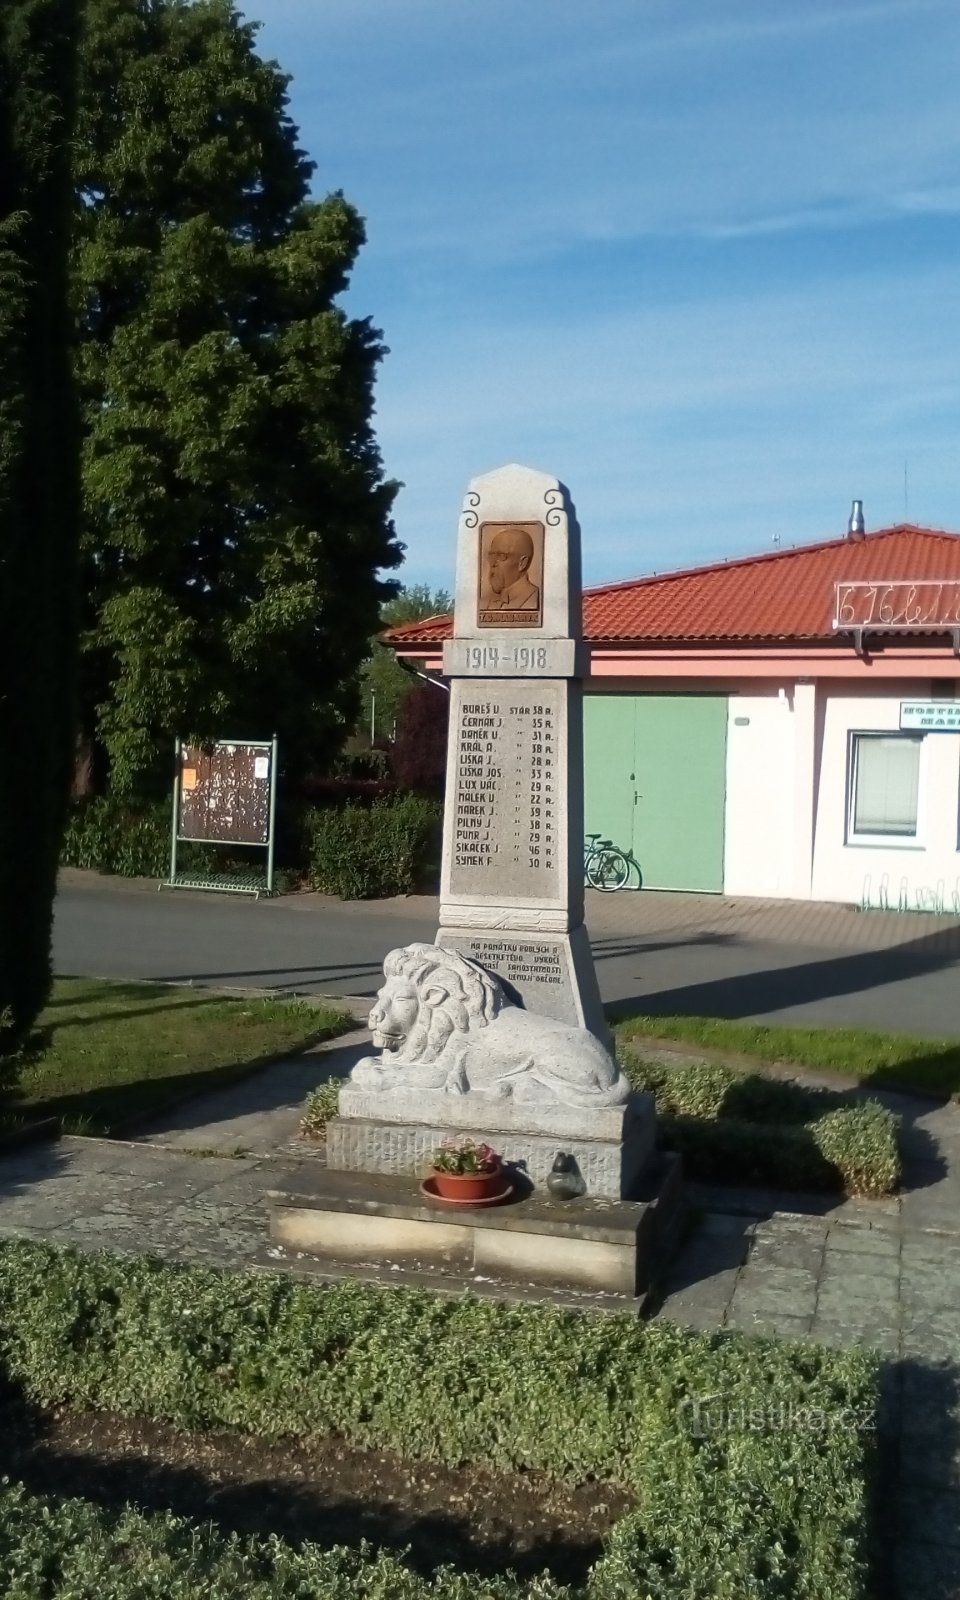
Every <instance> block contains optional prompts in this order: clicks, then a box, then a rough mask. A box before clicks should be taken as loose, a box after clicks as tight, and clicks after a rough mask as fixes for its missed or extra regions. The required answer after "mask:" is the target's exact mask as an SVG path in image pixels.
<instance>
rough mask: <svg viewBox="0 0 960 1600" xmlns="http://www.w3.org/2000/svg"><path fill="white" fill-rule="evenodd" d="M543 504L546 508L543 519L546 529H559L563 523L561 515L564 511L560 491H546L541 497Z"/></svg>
mask: <svg viewBox="0 0 960 1600" xmlns="http://www.w3.org/2000/svg"><path fill="white" fill-rule="evenodd" d="M543 503H544V505H545V506H547V508H548V510H547V515H546V517H545V519H544V520H545V522H546V524H547V527H548V528H559V526H560V524H561V522H562V521H563V513H564V509H565V508H564V504H563V494H562V492H561V490H559V489H548V490H547V492H546V494H545V495H544V497H543Z"/></svg>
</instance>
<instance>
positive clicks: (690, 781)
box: [583, 694, 727, 893]
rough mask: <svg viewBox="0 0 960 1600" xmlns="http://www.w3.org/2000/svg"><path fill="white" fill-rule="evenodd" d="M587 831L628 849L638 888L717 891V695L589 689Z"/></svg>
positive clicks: (722, 747) (720, 821) (721, 774)
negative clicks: (633, 859)
mask: <svg viewBox="0 0 960 1600" xmlns="http://www.w3.org/2000/svg"><path fill="white" fill-rule="evenodd" d="M583 749H584V824H585V828H586V832H587V833H599V834H600V835H601V836H602V837H603V838H604V839H612V840H613V841H614V843H615V844H618V845H620V846H621V847H622V848H624V849H626V848H627V846H630V848H632V850H633V853H634V855H635V856H636V859H637V861H638V862H639V863H640V870H641V872H642V874H643V886H644V888H645V889H693V890H701V891H712V892H714V893H720V892H722V890H723V830H724V805H725V800H726V760H727V698H726V696H725V695H652V694H651V695H621V694H605V695H599V694H589V695H586V696H585V697H584V702H583Z"/></svg>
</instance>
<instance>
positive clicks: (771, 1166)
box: [620, 1044, 902, 1196]
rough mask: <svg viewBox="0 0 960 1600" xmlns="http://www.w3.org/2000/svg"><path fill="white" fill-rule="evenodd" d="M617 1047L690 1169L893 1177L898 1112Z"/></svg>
mask: <svg viewBox="0 0 960 1600" xmlns="http://www.w3.org/2000/svg"><path fill="white" fill-rule="evenodd" d="M620 1056H621V1064H622V1066H623V1070H624V1072H625V1073H626V1075H627V1077H628V1078H629V1079H630V1082H631V1083H632V1084H633V1086H634V1088H636V1089H646V1090H647V1091H648V1092H649V1093H651V1094H652V1095H653V1097H654V1099H655V1101H656V1105H657V1112H658V1115H659V1118H660V1136H661V1139H662V1141H663V1143H664V1144H665V1145H666V1146H667V1147H668V1148H669V1149H672V1150H677V1151H679V1152H680V1154H681V1155H682V1156H683V1157H684V1160H685V1163H686V1166H687V1170H688V1171H689V1173H690V1175H691V1176H692V1177H695V1178H701V1179H703V1180H705V1181H707V1182H717V1181H720V1182H722V1181H725V1180H726V1181H736V1182H739V1183H772V1184H777V1185H779V1186H782V1187H785V1188H790V1189H828V1190H829V1189H839V1190H843V1191H845V1192H846V1193H847V1194H857V1195H874V1196H876V1195H883V1194H892V1193H893V1191H894V1190H895V1189H896V1188H897V1185H898V1184H899V1182H900V1176H901V1170H902V1169H901V1162H900V1153H899V1147H898V1142H897V1131H898V1128H899V1125H900V1124H899V1119H898V1118H897V1117H896V1116H895V1115H894V1113H893V1112H892V1111H888V1110H887V1109H886V1107H885V1106H881V1105H880V1104H879V1103H878V1102H877V1101H873V1100H868V1101H866V1102H864V1103H862V1104H856V1103H855V1102H852V1101H851V1099H850V1097H849V1096H847V1095H844V1094H837V1093H835V1092H833V1091H832V1090H830V1089H809V1088H806V1087H804V1086H802V1085H800V1084H795V1083H784V1082H782V1081H779V1080H777V1079H772V1078H765V1077H763V1076H761V1075H760V1074H759V1073H745V1072H736V1071H735V1070H734V1069H733V1068H731V1067H724V1066H721V1065H719V1064H717V1063H716V1062H706V1061H705V1062H702V1063H700V1062H698V1063H696V1064H695V1065H692V1066H670V1065H666V1064H664V1063H663V1062H659V1061H656V1060H647V1059H645V1058H644V1057H640V1056H637V1055H634V1054H632V1053H631V1052H630V1049H629V1046H624V1045H622V1044H621V1047H620Z"/></svg>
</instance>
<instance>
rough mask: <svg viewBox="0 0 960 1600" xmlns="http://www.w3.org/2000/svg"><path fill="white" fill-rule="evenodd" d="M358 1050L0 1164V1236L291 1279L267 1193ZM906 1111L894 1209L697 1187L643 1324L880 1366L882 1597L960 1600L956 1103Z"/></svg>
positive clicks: (321, 1054)
mask: <svg viewBox="0 0 960 1600" xmlns="http://www.w3.org/2000/svg"><path fill="white" fill-rule="evenodd" d="M366 1048H369V1046H368V1045H367V1044H366V1039H365V1036H363V1035H360V1034H357V1035H350V1036H348V1037H347V1038H346V1039H342V1040H338V1041H336V1042H334V1043H333V1044H331V1045H328V1046H324V1047H321V1048H320V1049H318V1050H317V1051H315V1052H314V1053H312V1054H311V1055H310V1056H308V1057H305V1058H303V1059H302V1060H299V1061H289V1062H283V1063H280V1064H278V1065H277V1066H275V1067H272V1068H270V1069H268V1070H267V1071H266V1072H264V1073H260V1074H257V1075H256V1076H255V1077H253V1078H250V1079H248V1080H246V1081H245V1082H244V1083H242V1084H239V1085H235V1086H234V1087H233V1088H232V1089H230V1090H227V1091H224V1092H222V1093H221V1094H219V1095H211V1096H207V1097H205V1098H204V1099H203V1100H202V1101H201V1100H197V1101H194V1102H192V1103H191V1104H190V1105H189V1106H188V1107H186V1108H185V1109H184V1110H183V1111H182V1112H181V1113H180V1114H179V1115H172V1116H171V1117H169V1118H168V1119H167V1120H166V1121H165V1122H164V1124H162V1125H158V1126H157V1127H156V1128H154V1129H153V1130H152V1131H151V1132H150V1133H149V1135H147V1136H145V1137H144V1138H142V1139H140V1140H137V1141H130V1142H126V1143H124V1142H120V1141H115V1140H106V1139H86V1138H65V1139H63V1140H61V1141H60V1142H58V1143H53V1144H41V1145H36V1146H33V1147H23V1148H21V1149H20V1150H18V1151H13V1152H11V1153H9V1154H7V1155H6V1156H4V1157H2V1158H0V1235H4V1236H15V1235H21V1236H24V1237H28V1238H34V1239H49V1240H54V1241H56V1242H58V1243H61V1244H73V1245H77V1246H80V1247H82V1248H95V1247H104V1248H108V1249H113V1250H120V1251H131V1252H140V1251H150V1252H153V1253H155V1254H158V1255H161V1256H164V1257H167V1258H170V1259H175V1260H192V1261H198V1262H207V1263H210V1264H219V1265H225V1266H237V1267H240V1266H252V1267H259V1268H266V1269H270V1268H274V1269H276V1268H282V1269H283V1270H289V1267H290V1265H291V1263H289V1262H286V1261H281V1260H280V1259H278V1256H279V1252H277V1251H271V1247H270V1245H269V1241H268V1237H267V1231H266V1213H265V1206H264V1195H265V1192H266V1190H268V1189H270V1188H273V1187H277V1186H280V1185H283V1184H285V1183H287V1182H289V1181H290V1180H291V1179H295V1177H296V1174H297V1172H298V1170H300V1169H301V1168H302V1167H303V1166H305V1165H309V1164H311V1163H314V1162H316V1161H317V1160H318V1159H320V1157H319V1156H318V1155H317V1154H316V1153H313V1152H309V1151H308V1152H306V1153H304V1150H303V1146H302V1144H300V1143H299V1141H298V1139H297V1121H298V1116H299V1110H300V1106H301V1103H302V1100H303V1096H304V1094H305V1093H306V1090H307V1089H308V1088H309V1087H312V1085H313V1084H315V1083H317V1082H319V1081H320V1080H321V1079H322V1078H324V1077H325V1076H327V1075H329V1074H330V1073H337V1074H338V1075H339V1074H342V1073H343V1072H345V1071H347V1070H348V1069H349V1066H350V1065H351V1064H352V1061H353V1060H355V1059H356V1057H357V1056H358V1054H360V1053H362V1052H363V1051H364V1050H365V1049H366ZM884 1098H885V1099H886V1100H887V1101H888V1103H889V1104H891V1105H894V1106H895V1108H896V1109H897V1110H898V1111H899V1112H900V1114H901V1116H902V1117H903V1125H904V1154H905V1161H906V1184H905V1188H904V1192H903V1194H902V1195H901V1196H899V1197H897V1198H895V1199H889V1200H882V1201H875V1202H866V1201H859V1202H858V1201H845V1202H841V1203H837V1204H834V1203H831V1202H829V1201H821V1202H819V1203H818V1202H817V1201H815V1200H812V1199H811V1197H809V1196H806V1197H798V1196H790V1195H787V1194H783V1193H776V1192H773V1191H761V1190H747V1189H726V1188H724V1189H721V1188H706V1187H702V1186H700V1187H695V1188H694V1190H693V1198H694V1200H695V1202H696V1205H697V1207H698V1211H697V1213H696V1216H697V1220H696V1223H695V1225H694V1226H693V1227H692V1229H691V1232H690V1234H689V1237H688V1239H687V1242H686V1244H685V1246H684V1248H683V1250H682V1251H681V1253H680V1254H679V1255H678V1257H677V1258H676V1260H675V1261H674V1263H673V1265H672V1267H671V1269H670V1271H669V1275H668V1276H667V1278H666V1279H665V1281H664V1284H663V1297H662V1303H661V1305H660V1306H659V1309H658V1310H657V1313H656V1314H657V1315H659V1316H662V1317H667V1318H671V1319H673V1320H675V1321H678V1322H681V1323H684V1324H686V1325H688V1326H690V1327H694V1328H698V1329H701V1330H705V1331H706V1330H719V1329H737V1330H738V1331H741V1332H745V1333H752V1334H763V1335H768V1336H774V1337H778V1338H813V1339H815V1340H819V1341H822V1342H825V1343H829V1344H847V1343H853V1342H856V1341H861V1342H863V1343H865V1344H867V1345H869V1346H870V1347H871V1348H873V1349H875V1350H876V1351H878V1352H879V1353H880V1355H881V1356H882V1357H883V1359H884V1363H885V1365H884V1384H885V1396H884V1412H883V1419H882V1428H881V1438H880V1444H881V1448H882V1452H883V1458H884V1463H885V1481H886V1495H885V1505H884V1512H883V1519H882V1520H883V1525H884V1529H885V1532H886V1534H887V1545H886V1551H887V1558H888V1566H889V1577H890V1584H889V1589H888V1591H887V1592H888V1593H889V1596H890V1597H891V1600H894V1597H895V1600H958V1597H960V1107H956V1106H953V1105H947V1106H937V1105H935V1104H933V1103H932V1102H930V1101H921V1100H914V1099H912V1098H909V1097H904V1096H896V1097H894V1096H885V1097H884Z"/></svg>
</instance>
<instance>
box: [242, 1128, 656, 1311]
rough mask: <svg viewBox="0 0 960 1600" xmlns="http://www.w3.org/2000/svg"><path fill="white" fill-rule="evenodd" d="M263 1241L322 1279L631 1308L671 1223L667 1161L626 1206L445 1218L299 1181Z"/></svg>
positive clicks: (390, 1187) (376, 1185)
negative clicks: (303, 1258)
mask: <svg viewBox="0 0 960 1600" xmlns="http://www.w3.org/2000/svg"><path fill="white" fill-rule="evenodd" d="M269 1202H270V1237H271V1239H272V1240H273V1242H274V1244H277V1245H280V1246H281V1247H282V1248H283V1249H285V1250H289V1251H294V1252H297V1253H305V1254H307V1255H310V1256H312V1257H314V1258H315V1259H316V1260H317V1261H318V1262H319V1264H320V1266H321V1268H323V1267H324V1266H326V1267H327V1268H328V1269H330V1270H332V1271H334V1272H335V1271H336V1270H337V1269H341V1270H342V1269H343V1268H347V1269H349V1268H351V1267H353V1268H354V1269H356V1270H363V1271H365V1272H368V1273H369V1272H373V1273H375V1274H376V1275H377V1276H380V1277H382V1278H383V1279H384V1280H385V1281H387V1282H389V1283H391V1284H398V1283H403V1282H413V1283H416V1284H418V1285H421V1286H422V1285H424V1284H425V1283H426V1284H427V1285H436V1286H437V1287H444V1288H450V1289H467V1288H471V1287H472V1286H473V1285H474V1284H475V1283H476V1284H477V1286H478V1287H482V1288H483V1289H484V1290H485V1291H487V1292H493V1293H495V1294H496V1293H503V1294H504V1295H506V1296H508V1297H509V1295H510V1293H511V1286H514V1287H519V1288H520V1289H521V1291H526V1292H529V1291H530V1289H531V1287H532V1288H533V1289H534V1291H536V1289H538V1288H539V1289H542V1290H543V1291H545V1292H546V1293H548V1294H549V1293H550V1292H554V1293H556V1292H558V1291H559V1292H564V1291H566V1292H570V1291H572V1292H573V1293H574V1294H576V1295H580V1296H599V1297H601V1298H600V1300H599V1302H598V1303H600V1304H605V1305H607V1306H608V1307H609V1304H610V1303H613V1304H617V1303H618V1302H621V1301H622V1302H623V1303H624V1304H625V1305H628V1304H631V1303H633V1302H635V1300H636V1298H637V1297H638V1296H642V1295H643V1294H644V1293H645V1291H646V1290H647V1288H648V1286H649V1285H650V1282H651V1278H652V1275H653V1270H654V1267H655V1264H656V1263H657V1261H658V1260H659V1259H660V1258H662V1257H663V1256H664V1255H665V1254H666V1253H667V1252H669V1250H670V1249H671V1248H672V1244H673V1241H674V1239H675V1238H676V1235H677V1233H678V1231H679V1228H680V1226H681V1223H682V1216H683V1199H682V1190H681V1186H680V1170H679V1163H678V1161H677V1158H676V1157H673V1156H663V1155H658V1156H656V1157H654V1158H653V1159H652V1160H651V1161H649V1162H648V1163H647V1165H646V1174H645V1179H644V1186H643V1189H642V1192H641V1194H640V1196H639V1198H637V1199H636V1200H635V1201H632V1202H628V1201H621V1202H616V1203H612V1202H610V1201H604V1200H596V1199H590V1197H589V1196H585V1197H584V1198H583V1199H580V1200H570V1201H567V1202H565V1203H563V1202H558V1201H551V1200H550V1199H549V1198H546V1199H543V1198H540V1197H539V1196H538V1195H534V1196H532V1197H530V1198H527V1199H519V1200H516V1201H514V1202H513V1203H508V1204H504V1205H500V1206H495V1207H491V1208H490V1209H489V1210H485V1211H481V1210H476V1211H467V1210H463V1211H458V1210H455V1209H449V1210H448V1209H445V1208H444V1207H442V1206H439V1205H437V1204H436V1203H435V1202H431V1201H430V1200H428V1199H426V1198H425V1197H424V1196H423V1195H421V1194H420V1192H419V1190H418V1187H417V1185H416V1183H414V1182H412V1181H411V1180H410V1179H409V1178H399V1177H384V1176H380V1177H370V1176H369V1175H368V1174H366V1173H353V1172H328V1171H324V1170H323V1168H319V1169H317V1168H313V1169H312V1170H309V1171H307V1170H304V1171H303V1172H302V1173H301V1174H300V1175H299V1176H298V1177H297V1178H296V1179H295V1180H294V1181H292V1182H291V1183H290V1184H289V1185H288V1186H287V1187H286V1188H285V1189H282V1190H272V1191H270V1194H269Z"/></svg>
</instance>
